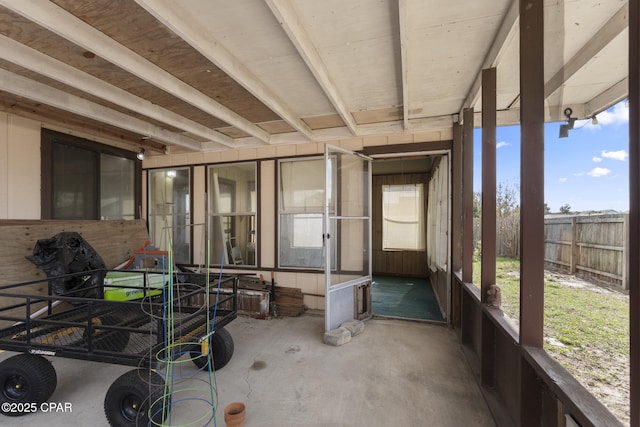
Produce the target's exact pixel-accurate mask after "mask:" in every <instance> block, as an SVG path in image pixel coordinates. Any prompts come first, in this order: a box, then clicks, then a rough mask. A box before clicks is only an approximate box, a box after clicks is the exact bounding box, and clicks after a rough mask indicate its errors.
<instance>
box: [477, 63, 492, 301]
mask: <svg viewBox="0 0 640 427" xmlns="http://www.w3.org/2000/svg"><path fill="white" fill-rule="evenodd" d="M481 265H482V270H481V280H480V282H481V283H480V290H481V293H482V295H481V299H482V302H487V295H488V291H489V288H490V286H491V285H494V284H495V283H496V69H495V68H489V69H486V70H482V264H481Z"/></svg>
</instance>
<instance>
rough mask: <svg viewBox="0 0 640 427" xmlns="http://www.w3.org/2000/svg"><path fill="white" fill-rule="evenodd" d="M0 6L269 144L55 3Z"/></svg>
mask: <svg viewBox="0 0 640 427" xmlns="http://www.w3.org/2000/svg"><path fill="white" fill-rule="evenodd" d="M0 5H2V6H4V7H5V8H7V9H9V10H11V11H12V12H15V13H17V14H19V15H22V16H24V17H25V18H27V19H29V20H31V21H33V22H35V23H37V24H38V25H40V26H42V27H44V28H46V29H48V30H49V31H52V32H53V33H55V34H57V35H59V36H61V37H63V38H65V39H67V40H69V41H70V42H72V43H74V44H76V45H78V46H81V47H83V48H85V49H87V50H88V51H91V52H93V53H94V54H96V55H98V56H100V57H102V58H104V59H105V60H107V61H109V62H111V63H112V64H114V65H116V66H118V67H120V68H122V69H123V70H126V71H128V72H129V73H131V74H133V75H135V76H137V77H139V78H141V79H143V80H145V81H146V82H148V83H150V84H152V85H154V86H156V87H158V88H160V89H162V90H164V91H165V92H167V93H170V94H171V95H173V96H175V97H177V98H179V99H181V100H183V101H185V102H187V103H189V104H191V105H193V106H194V107H196V108H199V109H200V110H202V111H204V112H206V113H208V114H211V115H212V116H214V117H218V118H219V119H220V120H223V121H225V122H226V123H228V124H230V125H233V126H235V127H237V128H238V129H241V130H243V131H244V132H246V133H248V134H249V135H252V136H254V137H256V138H257V139H259V140H260V141H262V142H264V143H268V142H269V138H270V135H269V133H268V132H266V131H264V130H263V129H261V128H260V127H258V126H257V125H255V124H254V123H251V122H250V121H248V120H247V119H245V118H244V117H242V116H240V115H239V114H237V113H235V112H233V111H231V110H229V109H228V108H227V107H225V106H224V105H222V104H220V103H218V102H216V101H215V100H213V99H211V98H209V97H208V96H206V95H205V94H203V93H202V92H200V91H198V90H196V89H194V88H193V87H191V86H189V85H188V84H186V83H184V82H183V81H181V80H180V79H178V78H176V77H174V76H173V75H171V74H170V73H168V72H166V71H164V70H163V69H161V68H160V67H158V66H156V65H154V64H152V63H151V62H149V61H147V60H146V59H145V58H143V57H141V56H139V55H137V54H135V53H133V52H132V51H131V50H129V49H127V48H126V47H125V46H123V45H121V44H120V43H118V42H116V41H115V40H113V39H112V38H111V37H109V36H107V35H106V34H103V33H102V32H100V31H98V30H96V29H95V28H93V27H91V26H90V25H88V24H87V23H85V22H84V21H82V20H81V19H78V18H76V17H75V16H73V15H72V14H70V13H68V12H66V11H65V10H63V9H62V8H60V7H58V6H56V5H55V4H53V3H51V2H48V1H43V2H27V1H20V2H14V1H11V0H0Z"/></svg>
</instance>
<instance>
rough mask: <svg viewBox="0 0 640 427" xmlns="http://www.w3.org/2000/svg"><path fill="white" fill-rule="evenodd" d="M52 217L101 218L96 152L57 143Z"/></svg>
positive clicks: (54, 161)
mask: <svg viewBox="0 0 640 427" xmlns="http://www.w3.org/2000/svg"><path fill="white" fill-rule="evenodd" d="M52 155H53V168H52V169H53V179H52V193H53V194H52V204H53V207H52V218H53V219H98V211H97V210H98V207H97V202H96V198H97V194H96V184H97V182H98V176H97V158H98V157H97V156H98V154H97V153H96V152H94V151H90V150H84V149H81V148H77V147H72V146H69V145H65V144H53V145H52Z"/></svg>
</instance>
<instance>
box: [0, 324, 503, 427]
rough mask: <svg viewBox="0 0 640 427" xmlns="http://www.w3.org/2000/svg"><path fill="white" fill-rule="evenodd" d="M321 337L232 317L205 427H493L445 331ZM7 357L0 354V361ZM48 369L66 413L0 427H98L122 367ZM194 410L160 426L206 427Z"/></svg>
mask: <svg viewBox="0 0 640 427" xmlns="http://www.w3.org/2000/svg"><path fill="white" fill-rule="evenodd" d="M323 328H324V319H323V317H321V316H318V315H313V314H305V315H303V316H301V317H298V318H282V319H272V320H256V319H251V318H246V317H241V318H238V319H236V320H234V321H233V322H232V323H231V324H230V325H228V326H227V329H228V330H229V332H230V333H231V334H232V336H233V338H234V342H235V353H234V356H233V358H232V359H231V361H230V362H229V364H228V365H227V366H226V367H224V368H222V369H221V370H219V371H218V372H217V373H216V374H215V388H216V390H217V394H218V408H220V409H219V410H218V412H217V414H216V423H215V425H218V426H224V425H225V423H224V414H223V408H224V407H225V406H226V405H227V404H229V403H231V402H235V401H239V402H243V403H245V405H246V408H247V410H246V421H245V424H244V425H245V426H246V427H252V426H426V425H428V426H434V427H439V426H442V427H444V426H451V427H454V426H455V427H458V426H464V425H473V426H476V427H480V426H494V425H495V424H494V422H493V420H492V418H491V414H490V413H489V410H488V409H487V406H486V404H485V402H484V400H483V397H482V395H481V393H480V391H479V389H478V386H477V385H476V383H475V381H474V379H473V376H472V374H471V370H470V368H469V366H468V365H467V363H466V361H465V360H464V356H463V354H462V351H461V349H460V346H459V344H458V342H457V340H456V337H455V333H454V331H452V330H451V329H449V328H447V327H445V326H439V325H434V324H428V323H418V322H408V321H403V320H389V319H373V320H370V321H368V322H366V328H365V331H364V333H363V334H361V335H358V336H355V337H353V339H352V340H351V342H349V343H347V344H345V345H344V346H342V347H331V346H328V345H325V344H323V343H322V333H323V330H324V329H323ZM11 355H12V354H11V353H8V352H5V353H1V354H0V360H4V359H6V358H7V357H9V356H11ZM52 362H53V364H54V366H55V369H56V372H57V376H58V386H57V388H56V391H55V392H54V394H53V396H52V397H51V399H50V402H55V403H62V404H65V403H70V404H71V405H68V406H71V410H72V412H66V413H65V412H42V411H38V412H37V413H35V414H30V415H26V416H23V417H17V418H12V417H2V418H1V420H0V425H2V426H3V427H14V426H16V427H17V426H24V425H31V426H47V427H58V426H60V427H62V426H96V427H99V426H107V425H108V423H107V421H106V418H105V416H104V410H103V401H104V396H105V393H106V392H107V389H108V388H109V386H110V385H111V383H112V382H113V381H114V380H115V379H116V378H117V377H118V376H119V375H121V374H122V373H124V372H126V371H127V370H129V369H131V368H129V367H126V366H115V365H107V364H101V363H94V362H84V361H75V360H69V359H60V358H52ZM189 363H190V362H189ZM184 365H185V366H187V364H184ZM185 381H187V380H185ZM188 381H196V382H197V383H199V384H200V385H199V386H198V387H201V386H202V384H208V375H207V374H206V373H197V374H195V380H194V378H191V377H190V378H189V379H188ZM177 387H182V388H190V387H192V386H189V385H187V383H180V384H179V385H178V386H177ZM203 394H204V395H203V396H201V397H203V398H207V397H208V396H206V393H203ZM195 397H198V396H195ZM174 398H175V397H174ZM203 408H204V412H205V415H206V412H207V410H206V407H205V406H204V405H203V404H202V401H199V400H197V399H196V400H189V401H184V402H178V403H176V404H175V407H172V418H171V420H170V422H171V424H170V425H185V424H189V423H192V424H190V425H196V426H201V425H203V424H204V423H205V422H206V419H205V420H204V421H202V422H199V423H194V420H196V419H198V418H199V417H200V415H201V414H202V412H203ZM209 425H214V422H213V421H211V423H210V424H209Z"/></svg>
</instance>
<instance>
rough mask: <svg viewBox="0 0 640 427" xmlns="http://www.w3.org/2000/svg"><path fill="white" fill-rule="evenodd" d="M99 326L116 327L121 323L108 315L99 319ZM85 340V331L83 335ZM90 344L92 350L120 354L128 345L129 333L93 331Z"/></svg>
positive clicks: (103, 330)
mask: <svg viewBox="0 0 640 427" xmlns="http://www.w3.org/2000/svg"><path fill="white" fill-rule="evenodd" d="M99 320H100V322H101V324H103V325H107V326H111V325H118V323H120V322H121V320H120V318H119V317H117V316H115V315H111V314H108V315H106V316H102V317H100V318H99ZM84 335H85V338H87V337H86V335H87V331H85V333H84ZM92 341H93V342H92V344H93V349H94V350H107V351H115V352H118V353H119V352H121V351H122V350H124V349H125V348H126V347H127V345H128V344H129V332H128V331H115V330H111V329H97V330H95V329H94V333H93V337H92Z"/></svg>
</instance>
